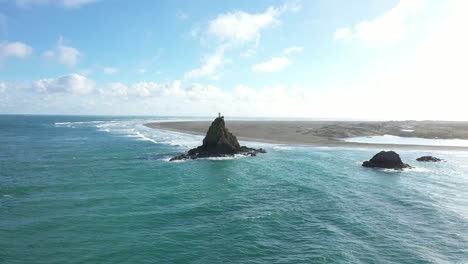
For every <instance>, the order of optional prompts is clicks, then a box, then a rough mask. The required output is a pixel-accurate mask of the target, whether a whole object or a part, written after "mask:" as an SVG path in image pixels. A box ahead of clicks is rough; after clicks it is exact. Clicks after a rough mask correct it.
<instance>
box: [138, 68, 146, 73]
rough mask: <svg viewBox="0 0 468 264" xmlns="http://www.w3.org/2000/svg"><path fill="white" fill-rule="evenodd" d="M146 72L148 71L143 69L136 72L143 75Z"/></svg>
mask: <svg viewBox="0 0 468 264" xmlns="http://www.w3.org/2000/svg"><path fill="white" fill-rule="evenodd" d="M147 71H148V70H147V69H145V68H140V69H138V72H139V73H145V72H147Z"/></svg>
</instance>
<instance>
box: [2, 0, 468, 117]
mask: <svg viewBox="0 0 468 264" xmlns="http://www.w3.org/2000/svg"><path fill="white" fill-rule="evenodd" d="M467 7H468V6H467V4H466V2H465V1H463V0H447V1H438V0H432V1H431V0H400V1H397V0H382V1H375V0H355V1H345V0H321V1H320V0H316V1H296V0H291V1H267V0H265V1H150V0H138V1H128V0H0V113H3V114H15V113H18V114H94V115H101V114H112V115H175V116H177V115H181V116H186V115H193V116H211V115H216V114H217V112H219V111H221V112H223V113H224V114H225V115H227V116H237V117H239V116H251V117H255V116H258V117H261V116H268V117H316V118H335V119H340V118H359V119H445V120H466V119H467V117H466V115H464V114H463V113H464V112H466V111H464V110H466V106H465V102H464V98H465V97H466V96H465V95H467V92H466V89H468V81H467V76H468V72H467V69H468V55H467V54H468V52H467V51H466V48H465V47H466V46H468V41H467V36H466V35H467V34H466V33H464V32H465V31H466V29H465V28H464V25H466V24H468V23H467V22H468V21H467V19H466V18H465V17H466V15H465V14H464V12H463V10H467V9H466V8H467Z"/></svg>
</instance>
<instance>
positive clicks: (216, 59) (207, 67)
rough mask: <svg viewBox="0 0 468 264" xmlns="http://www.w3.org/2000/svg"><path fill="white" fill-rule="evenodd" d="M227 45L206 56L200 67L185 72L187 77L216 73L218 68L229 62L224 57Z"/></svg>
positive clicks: (199, 76)
mask: <svg viewBox="0 0 468 264" xmlns="http://www.w3.org/2000/svg"><path fill="white" fill-rule="evenodd" d="M225 49H226V46H221V47H219V48H218V49H217V50H216V52H215V53H214V54H211V55H209V56H206V57H205V58H204V60H203V65H202V66H201V67H200V68H197V69H193V70H191V71H188V72H186V73H185V74H184V78H185V79H191V78H201V77H206V76H209V75H212V74H214V73H216V71H217V70H218V68H220V67H221V66H222V65H224V64H226V63H228V62H229V60H227V59H225V58H224V51H225Z"/></svg>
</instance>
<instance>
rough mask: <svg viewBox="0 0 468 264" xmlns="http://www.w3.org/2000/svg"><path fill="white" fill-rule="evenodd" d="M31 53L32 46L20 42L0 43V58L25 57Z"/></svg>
mask: <svg viewBox="0 0 468 264" xmlns="http://www.w3.org/2000/svg"><path fill="white" fill-rule="evenodd" d="M32 53H33V48H31V47H30V46H28V45H26V44H24V43H22V42H4V43H0V60H1V59H2V58H7V57H18V58H25V57H27V56H30V55H31V54H32Z"/></svg>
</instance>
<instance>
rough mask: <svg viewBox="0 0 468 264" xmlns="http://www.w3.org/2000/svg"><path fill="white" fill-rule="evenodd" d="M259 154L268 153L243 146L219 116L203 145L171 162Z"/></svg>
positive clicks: (174, 158) (222, 117) (212, 124)
mask: <svg viewBox="0 0 468 264" xmlns="http://www.w3.org/2000/svg"><path fill="white" fill-rule="evenodd" d="M257 153H266V151H265V150H264V149H254V148H248V147H246V146H241V145H240V144H239V141H237V138H236V136H234V135H233V134H232V133H231V132H229V130H228V129H227V128H226V124H225V123H224V116H219V117H217V118H216V119H215V120H214V121H213V123H211V126H210V128H209V129H208V132H207V133H206V136H205V138H204V139H203V145H201V146H199V147H196V148H194V149H191V150H189V151H188V152H187V154H183V155H180V156H176V157H173V158H172V159H170V161H176V160H186V159H198V158H209V157H229V156H234V155H236V154H242V155H246V156H256V154H257Z"/></svg>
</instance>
